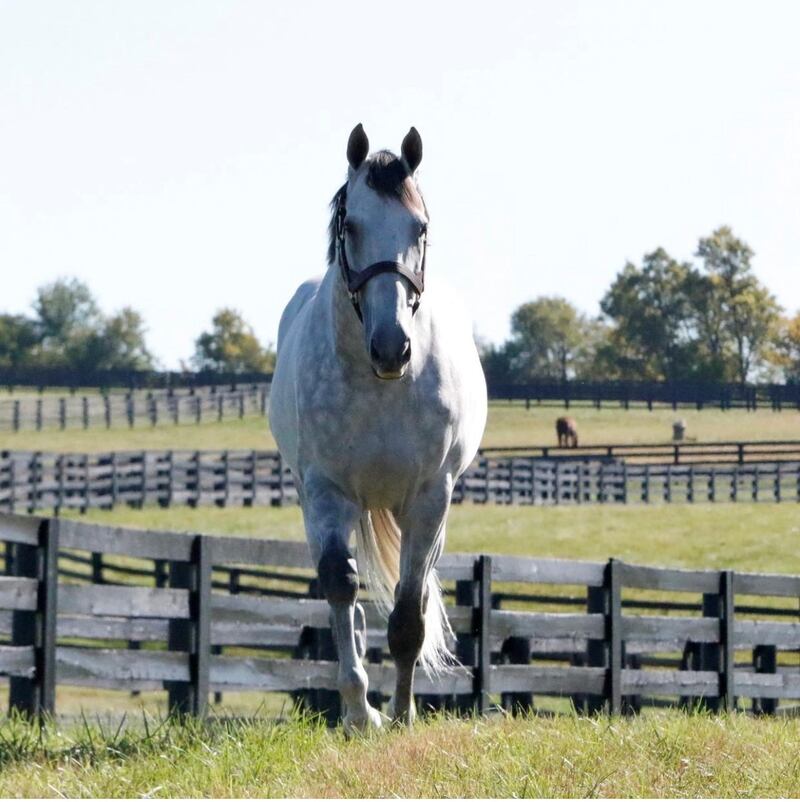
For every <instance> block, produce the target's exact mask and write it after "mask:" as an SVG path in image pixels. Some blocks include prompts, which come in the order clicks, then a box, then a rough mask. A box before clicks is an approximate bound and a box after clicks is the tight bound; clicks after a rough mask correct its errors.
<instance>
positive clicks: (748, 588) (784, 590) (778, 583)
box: [733, 571, 800, 597]
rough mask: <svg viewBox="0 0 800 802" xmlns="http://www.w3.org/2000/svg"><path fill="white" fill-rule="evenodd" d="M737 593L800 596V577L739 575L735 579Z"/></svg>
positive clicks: (734, 585) (734, 587)
mask: <svg viewBox="0 0 800 802" xmlns="http://www.w3.org/2000/svg"><path fill="white" fill-rule="evenodd" d="M733 589H734V592H735V593H740V594H742V595H761V596H794V597H798V596H800V576H786V575H780V574H754V573H739V572H738V571H737V572H736V574H735V575H734V578H733Z"/></svg>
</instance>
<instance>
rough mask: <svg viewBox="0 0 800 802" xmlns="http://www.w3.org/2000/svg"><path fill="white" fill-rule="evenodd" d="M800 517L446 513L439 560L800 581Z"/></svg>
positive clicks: (155, 523) (503, 510) (268, 512)
mask: <svg viewBox="0 0 800 802" xmlns="http://www.w3.org/2000/svg"><path fill="white" fill-rule="evenodd" d="M69 515H70V516H73V517H76V518H80V520H85V521H94V522H98V523H109V524H115V525H120V526H132V527H136V528H141V529H171V530H176V531H186V532H207V533H219V534H232V535H241V536H248V537H254V536H255V537H258V536H263V537H270V538H286V539H291V540H302V539H303V537H304V534H303V531H304V530H303V524H302V516H301V514H300V510H299V508H297V507H286V508H254V507H250V508H244V507H242V508H227V509H219V508H217V507H201V508H197V509H190V508H188V507H173V508H171V509H166V510H162V509H160V508H149V509H148V508H145V509H143V510H136V509H129V508H119V509H116V510H113V511H102V510H92V511H90V512H89V513H87V514H86V515H84V516H80V515H79V513H76V512H70V513H69ZM798 543H800V514H798V505H797V504H792V503H786V504H774V503H757V504H754V503H748V502H740V503H736V504H732V503H720V504H708V503H705V504H674V505H666V504H665V505H629V506H617V505H612V504H596V505H587V506H580V507H576V506H561V507H510V506H508V507H506V506H499V505H486V506H483V505H477V504H464V505H455V506H453V508H452V509H451V512H450V518H449V522H448V532H447V547H446V551H448V552H454V551H469V552H495V553H505V554H525V555H535V556H539V557H563V558H570V559H590V560H605V559H608V558H609V557H618V558H620V559H625V560H630V561H636V562H641V563H649V564H657V565H670V566H683V567H700V568H723V567H725V568H735V569H740V570H745V569H746V570H750V571H774V572H786V573H792V572H794V573H800V549H798Z"/></svg>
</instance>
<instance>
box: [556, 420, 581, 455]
mask: <svg viewBox="0 0 800 802" xmlns="http://www.w3.org/2000/svg"><path fill="white" fill-rule="evenodd" d="M556 434H557V435H558V445H559V448H561V447H563V448H570V447H571V448H577V447H578V424H577V423H575V418H558V419H557V420H556Z"/></svg>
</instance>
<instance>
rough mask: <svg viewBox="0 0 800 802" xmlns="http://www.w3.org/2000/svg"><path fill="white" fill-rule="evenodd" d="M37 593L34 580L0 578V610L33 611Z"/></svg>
mask: <svg viewBox="0 0 800 802" xmlns="http://www.w3.org/2000/svg"><path fill="white" fill-rule="evenodd" d="M38 592H39V582H38V580H36V579H30V578H26V577H12V576H0V609H2V610H35V609H36V601H37V596H38Z"/></svg>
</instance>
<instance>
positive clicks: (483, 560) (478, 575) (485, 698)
mask: <svg viewBox="0 0 800 802" xmlns="http://www.w3.org/2000/svg"><path fill="white" fill-rule="evenodd" d="M475 582H476V583H477V586H478V607H477V609H475V610H474V612H473V616H474V618H473V631H474V633H475V637H476V639H477V646H478V665H477V666H476V667H475V674H474V685H473V687H474V694H475V711H476V712H477V713H479V714H480V715H486V713H488V712H489V672H490V671H491V664H492V652H491V643H490V640H489V636H490V631H489V621H490V615H491V612H492V558H491V557H489V556H488V555H487V554H481V555H480V556H479V557H478V559H477V560H476V561H475Z"/></svg>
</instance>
